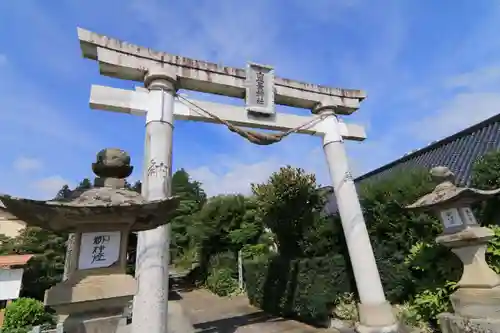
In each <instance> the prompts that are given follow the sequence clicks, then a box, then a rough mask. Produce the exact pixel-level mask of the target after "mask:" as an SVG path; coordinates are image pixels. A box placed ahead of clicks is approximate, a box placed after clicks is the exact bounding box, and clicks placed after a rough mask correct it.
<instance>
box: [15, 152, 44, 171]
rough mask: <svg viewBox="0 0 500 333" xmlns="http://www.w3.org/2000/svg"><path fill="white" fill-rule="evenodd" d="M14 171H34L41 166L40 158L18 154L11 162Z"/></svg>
mask: <svg viewBox="0 0 500 333" xmlns="http://www.w3.org/2000/svg"><path fill="white" fill-rule="evenodd" d="M13 167H14V169H15V170H16V171H34V170H39V169H41V168H42V167H43V163H42V161H41V160H39V159H37V158H32V157H26V156H20V157H18V158H17V159H16V160H15V161H14V164H13Z"/></svg>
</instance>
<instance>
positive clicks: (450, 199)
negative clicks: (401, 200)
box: [406, 166, 500, 210]
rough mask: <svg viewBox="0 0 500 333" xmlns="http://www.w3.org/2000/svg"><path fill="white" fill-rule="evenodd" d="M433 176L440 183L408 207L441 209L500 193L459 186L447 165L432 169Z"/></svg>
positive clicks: (466, 203)
mask: <svg viewBox="0 0 500 333" xmlns="http://www.w3.org/2000/svg"><path fill="white" fill-rule="evenodd" d="M430 174H431V177H432V178H433V179H434V180H435V181H436V182H439V184H438V185H437V186H436V187H435V188H434V190H433V191H432V192H431V193H429V194H426V195H424V196H423V197H421V198H420V199H418V200H417V201H415V202H414V203H413V204H411V205H409V206H407V207H406V208H408V209H418V210H440V209H445V208H448V207H459V206H467V205H470V204H472V203H474V202H479V201H484V200H486V199H488V198H490V197H492V196H495V195H497V194H499V193H500V189H496V190H478V189H474V188H469V187H457V186H456V185H455V184H454V181H455V175H454V174H453V172H451V171H450V169H448V168H447V167H444V166H438V167H435V168H432V169H431V171H430Z"/></svg>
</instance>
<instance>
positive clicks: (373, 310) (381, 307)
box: [356, 302, 400, 333]
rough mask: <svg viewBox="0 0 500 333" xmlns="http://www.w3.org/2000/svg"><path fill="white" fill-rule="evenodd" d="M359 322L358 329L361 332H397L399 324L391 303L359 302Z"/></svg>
mask: <svg viewBox="0 0 500 333" xmlns="http://www.w3.org/2000/svg"><path fill="white" fill-rule="evenodd" d="M358 312H359V324H358V325H356V331H357V332H359V333H397V332H400V329H399V325H398V323H397V321H396V318H395V316H394V312H393V311H392V306H391V303H389V302H384V303H381V304H363V303H359V304H358Z"/></svg>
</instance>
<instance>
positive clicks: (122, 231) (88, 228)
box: [0, 149, 178, 333]
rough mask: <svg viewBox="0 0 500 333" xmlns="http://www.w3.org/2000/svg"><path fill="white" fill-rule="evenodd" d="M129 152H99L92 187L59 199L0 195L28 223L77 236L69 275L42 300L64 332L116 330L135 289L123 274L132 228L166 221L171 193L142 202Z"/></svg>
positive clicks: (171, 206) (106, 332) (109, 332)
mask: <svg viewBox="0 0 500 333" xmlns="http://www.w3.org/2000/svg"><path fill="white" fill-rule="evenodd" d="M132 169H133V167H132V166H130V157H129V156H128V155H127V154H126V153H125V152H124V151H122V150H119V149H105V150H102V151H101V152H99V153H98V154H97V161H96V163H93V164H92V170H93V171H94V173H95V174H96V175H97V177H96V179H95V182H94V188H92V189H88V190H83V191H75V192H73V193H72V194H71V196H70V198H68V199H62V200H60V201H35V200H29V199H20V198H12V197H10V196H0V198H1V200H2V202H3V203H4V205H5V207H6V209H7V211H9V212H10V213H12V214H13V215H15V216H17V217H18V218H20V219H22V220H24V221H26V223H27V224H28V225H34V226H38V227H41V228H44V229H50V230H53V231H59V232H61V231H65V232H71V233H73V234H74V235H75V249H74V251H71V252H70V255H71V256H72V258H70V260H71V261H72V262H74V263H76V264H75V265H71V267H70V268H69V271H68V272H67V275H68V277H67V279H66V280H64V281H62V282H60V283H58V284H56V285H55V286H53V287H52V288H50V289H49V290H47V291H46V292H45V305H47V306H50V307H51V308H53V309H54V310H55V311H56V313H57V314H58V315H59V318H60V319H61V320H63V321H64V331H65V332H66V333H91V332H92V333H115V332H116V331H117V329H118V326H119V324H120V322H122V320H123V319H124V315H123V314H124V310H125V308H126V307H127V305H128V304H129V302H130V301H131V300H132V298H133V297H134V295H135V294H136V292H137V284H136V280H135V279H134V277H132V276H130V275H127V274H126V265H127V257H126V256H127V253H126V252H127V240H128V235H129V233H130V232H133V231H143V230H148V229H153V228H156V227H158V226H160V225H163V224H166V223H168V218H169V217H170V214H171V213H173V211H174V210H175V209H176V208H177V206H178V200H176V199H175V198H168V199H162V200H157V201H146V200H145V199H144V198H143V197H142V196H141V195H140V194H139V193H136V192H133V191H130V190H127V189H125V188H124V187H125V178H126V177H128V176H129V175H130V174H131V173H132Z"/></svg>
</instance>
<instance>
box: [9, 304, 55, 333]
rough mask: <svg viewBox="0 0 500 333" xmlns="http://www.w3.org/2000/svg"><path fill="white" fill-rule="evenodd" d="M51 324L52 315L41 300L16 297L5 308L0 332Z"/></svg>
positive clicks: (53, 320) (52, 321) (53, 321)
mask: <svg viewBox="0 0 500 333" xmlns="http://www.w3.org/2000/svg"><path fill="white" fill-rule="evenodd" d="M53 324H55V318H54V315H53V314H52V313H50V312H47V311H46V310H45V306H44V305H43V303H42V302H40V301H39V300H36V299H32V298H18V299H16V300H15V301H14V302H12V303H10V304H9V305H8V306H7V308H6V309H5V317H4V322H3V326H2V332H13V331H15V330H18V329H23V328H28V327H33V326H38V325H53Z"/></svg>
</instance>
